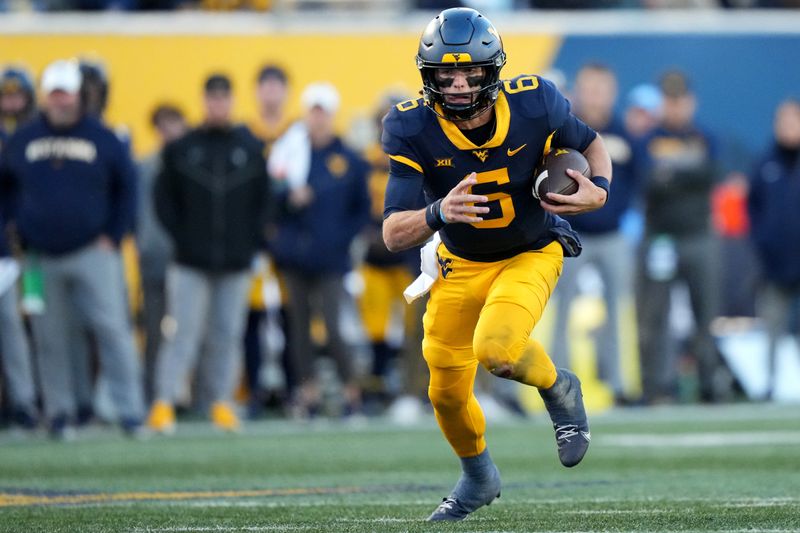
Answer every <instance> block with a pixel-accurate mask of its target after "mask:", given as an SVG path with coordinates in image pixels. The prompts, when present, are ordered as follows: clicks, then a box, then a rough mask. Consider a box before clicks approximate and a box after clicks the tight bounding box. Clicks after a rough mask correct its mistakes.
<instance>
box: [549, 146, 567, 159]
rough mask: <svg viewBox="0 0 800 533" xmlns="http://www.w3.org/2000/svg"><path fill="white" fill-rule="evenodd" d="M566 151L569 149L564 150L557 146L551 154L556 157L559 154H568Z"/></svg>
mask: <svg viewBox="0 0 800 533" xmlns="http://www.w3.org/2000/svg"><path fill="white" fill-rule="evenodd" d="M568 153H569V150H564V149H563V148H558V149H557V150H556V153H555V154H553V157H558V156H560V155H564V154H568Z"/></svg>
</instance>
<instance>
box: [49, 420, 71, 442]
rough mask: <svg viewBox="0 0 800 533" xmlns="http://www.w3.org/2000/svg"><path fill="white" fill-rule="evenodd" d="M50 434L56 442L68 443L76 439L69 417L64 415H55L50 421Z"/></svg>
mask: <svg viewBox="0 0 800 533" xmlns="http://www.w3.org/2000/svg"><path fill="white" fill-rule="evenodd" d="M48 432H49V433H50V437H51V438H52V439H54V440H62V441H68V440H72V439H74V438H75V430H74V429H73V428H72V426H70V424H69V416H67V415H66V414H63V413H61V414H57V415H55V416H54V417H53V418H52V419H51V420H50V426H49V427H48Z"/></svg>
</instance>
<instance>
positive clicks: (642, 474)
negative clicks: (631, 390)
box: [0, 405, 800, 533]
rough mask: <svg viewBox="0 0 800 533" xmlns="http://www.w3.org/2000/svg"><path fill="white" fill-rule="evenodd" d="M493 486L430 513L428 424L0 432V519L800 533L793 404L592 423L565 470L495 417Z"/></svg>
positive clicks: (440, 489)
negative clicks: (493, 490) (233, 431)
mask: <svg viewBox="0 0 800 533" xmlns="http://www.w3.org/2000/svg"><path fill="white" fill-rule="evenodd" d="M488 436H489V443H490V447H491V451H492V454H493V456H494V458H495V461H496V462H497V464H498V466H499V467H500V471H501V473H502V475H503V482H504V488H503V495H502V497H501V498H500V500H498V501H497V502H496V503H494V504H493V505H492V506H491V507H488V508H484V509H481V510H480V511H478V512H477V513H475V514H474V515H472V516H471V517H469V518H468V519H467V520H466V521H464V522H461V523H458V524H446V525H438V524H437V525H429V524H427V523H425V522H424V521H423V520H424V518H425V517H426V516H427V515H428V514H429V513H430V511H431V510H432V509H433V508H434V507H435V506H436V504H437V503H438V501H439V500H440V499H441V498H442V497H443V496H445V495H446V494H447V492H448V490H449V489H450V488H451V486H452V484H453V483H454V481H455V479H456V477H457V475H458V472H459V470H458V463H457V461H456V459H455V458H454V456H453V455H452V454H451V451H450V449H449V448H448V447H447V446H446V444H445V442H444V440H443V439H442V437H441V436H440V435H439V432H438V429H437V428H436V426H435V424H434V422H433V420H432V419H431V420H430V421H428V422H426V423H424V424H421V425H420V426H416V427H413V428H407V429H400V428H396V427H392V426H390V425H389V424H388V423H387V422H380V421H378V422H370V423H369V424H367V425H366V426H365V427H360V428H355V427H345V426H343V425H340V424H335V423H331V422H328V423H320V424H312V425H310V426H304V425H299V424H292V423H286V422H262V423H255V424H251V425H249V426H248V427H247V431H246V432H245V433H244V434H241V435H222V434H217V433H215V432H213V431H212V430H211V428H210V427H209V426H207V425H206V424H202V423H192V424H184V425H182V426H179V430H178V433H177V434H176V435H175V436H173V437H169V438H153V439H149V440H146V441H131V440H127V439H125V438H124V437H122V436H121V435H120V434H118V433H117V432H116V431H115V430H113V429H110V428H109V429H106V428H94V429H90V430H87V432H86V433H83V434H81V435H80V436H79V437H78V439H77V440H76V441H73V442H67V443H59V442H52V441H49V440H48V439H46V438H45V437H25V438H23V437H20V436H15V435H12V434H10V433H8V432H5V433H2V434H0V531H14V532H26V533H27V532H36V531H48V532H50V531H54V532H80V533H84V532H86V533H89V532H99V531H127V532H188V531H215V532H222V531H243V532H245V531H246V532H258V531H319V532H337V531H348V532H366V531H369V532H397V531H425V532H427V531H461V532H467V531H485V532H488V531H492V532H499V531H726V532H728V531H800V409H798V406H796V405H795V406H764V405H739V406H730V407H718V408H708V407H706V408H701V407H681V408H675V407H672V408H659V409H636V410H624V411H616V412H614V413H611V414H605V415H600V416H594V417H592V437H593V443H592V447H591V448H590V450H589V454H588V455H587V457H586V459H585V460H584V462H583V463H582V464H581V465H579V466H578V467H576V468H574V469H570V470H568V469H565V468H563V467H561V466H560V464H559V463H558V459H557V457H556V452H555V442H554V439H553V435H552V429H551V428H550V426H549V425H548V424H547V423H546V422H545V420H544V418H543V417H540V418H534V419H532V420H529V421H520V422H516V423H514V424H503V425H491V424H490V427H489V432H488Z"/></svg>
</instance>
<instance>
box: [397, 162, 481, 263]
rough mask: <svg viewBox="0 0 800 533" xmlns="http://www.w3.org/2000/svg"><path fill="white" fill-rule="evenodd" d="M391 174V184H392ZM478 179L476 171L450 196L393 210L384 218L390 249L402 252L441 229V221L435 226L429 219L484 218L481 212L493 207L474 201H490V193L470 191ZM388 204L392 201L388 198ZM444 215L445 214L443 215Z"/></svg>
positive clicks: (451, 221)
mask: <svg viewBox="0 0 800 533" xmlns="http://www.w3.org/2000/svg"><path fill="white" fill-rule="evenodd" d="M391 180H392V178H391V175H390V176H389V187H387V197H388V194H389V188H390V187H391ZM477 183H478V179H477V178H476V176H475V173H474V172H473V173H472V174H470V175H469V176H467V178H465V179H463V180H461V181H460V182H459V183H458V184H457V185H456V186H455V187H453V188H452V189H451V190H450V192H449V193H447V196H445V197H444V198H443V199H441V200H436V201H435V202H433V203H431V204H429V205H427V206H425V209H418V210H405V211H393V212H391V213H390V214H389V215H388V216H387V217H386V218H385V219H384V221H383V241H384V242H385V243H386V247H387V248H388V249H389V251H392V252H399V251H401V250H405V249H407V248H411V247H412V246H416V245H419V244H422V243H423V242H425V241H427V240H428V239H430V237H431V235H433V234H434V232H435V231H437V230H438V229H440V226H439V224H438V223H434V225H433V226H431V225H430V224H429V222H431V221H432V220H433V221H436V220H438V221H440V222H441V226H444V224H455V223H459V222H460V223H467V224H469V223H472V222H480V221H481V220H483V218H481V217H480V216H479V215H480V214H481V213H488V212H489V208H488V207H484V206H477V205H474V204H477V203H485V202H488V201H489V199H488V198H487V197H486V196H481V195H477V194H469V189H470V187H472V186H473V185H476V184H477ZM386 205H387V206H389V205H391V204H389V202H388V200H387V204H386ZM442 216H443V217H444V218H442Z"/></svg>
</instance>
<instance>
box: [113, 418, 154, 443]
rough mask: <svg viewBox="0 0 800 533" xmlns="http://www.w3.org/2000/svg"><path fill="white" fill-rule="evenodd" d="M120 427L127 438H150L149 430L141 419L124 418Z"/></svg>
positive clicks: (120, 422)
mask: <svg viewBox="0 0 800 533" xmlns="http://www.w3.org/2000/svg"><path fill="white" fill-rule="evenodd" d="M119 427H120V428H121V429H122V432H123V433H124V434H125V436H126V437H129V438H132V439H144V438H147V437H148V436H149V433H148V430H147V428H146V427H145V425H144V424H143V423H142V420H141V419H140V418H135V417H124V418H122V419H121V420H120V421H119Z"/></svg>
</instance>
